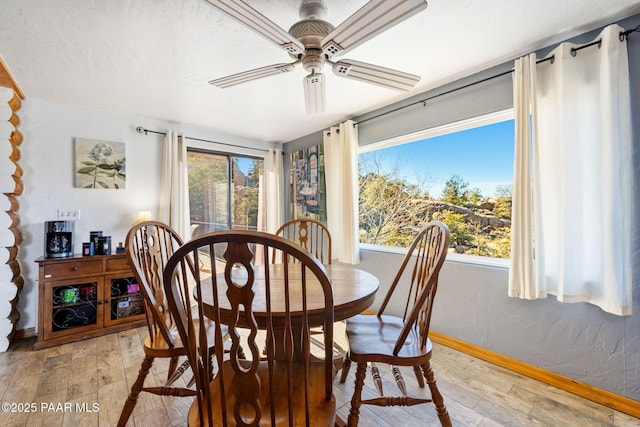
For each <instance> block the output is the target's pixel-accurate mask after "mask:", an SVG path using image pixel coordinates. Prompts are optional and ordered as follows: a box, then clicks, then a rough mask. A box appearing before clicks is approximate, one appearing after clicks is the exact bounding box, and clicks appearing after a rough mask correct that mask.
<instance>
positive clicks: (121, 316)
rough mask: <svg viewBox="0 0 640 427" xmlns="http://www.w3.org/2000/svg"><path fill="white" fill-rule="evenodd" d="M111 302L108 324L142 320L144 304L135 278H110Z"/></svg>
mask: <svg viewBox="0 0 640 427" xmlns="http://www.w3.org/2000/svg"><path fill="white" fill-rule="evenodd" d="M107 280H108V283H109V284H110V290H111V301H110V304H109V306H110V310H109V315H108V316H107V318H108V321H107V322H108V323H111V324H114V323H121V322H124V321H130V320H133V319H134V318H136V317H138V318H143V315H144V302H143V300H142V294H141V293H140V287H139V286H138V282H137V280H136V278H135V277H110V278H108V279H107Z"/></svg>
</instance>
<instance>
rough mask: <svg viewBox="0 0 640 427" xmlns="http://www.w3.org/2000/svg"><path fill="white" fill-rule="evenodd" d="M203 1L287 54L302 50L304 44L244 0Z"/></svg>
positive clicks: (297, 52) (295, 54)
mask: <svg viewBox="0 0 640 427" xmlns="http://www.w3.org/2000/svg"><path fill="white" fill-rule="evenodd" d="M205 1H206V2H207V3H209V4H210V5H212V6H214V7H215V8H217V9H219V10H221V11H223V12H225V13H226V14H227V15H229V16H231V17H232V18H234V19H235V20H237V21H238V22H240V23H241V24H244V25H246V26H247V27H249V28H250V29H252V30H253V31H255V32H256V33H258V34H260V35H261V36H263V37H265V38H266V39H267V40H269V41H271V42H273V43H275V44H277V45H278V46H280V47H281V48H283V49H284V50H286V51H287V52H288V53H289V54H291V55H294V56H297V55H298V54H301V53H302V52H304V45H303V44H302V43H300V42H299V41H298V40H297V39H296V38H294V37H293V36H292V35H291V34H289V33H288V32H286V31H285V30H283V29H282V28H280V27H279V26H277V25H276V24H275V23H274V22H272V21H270V20H269V19H268V18H266V17H265V16H264V15H262V14H261V13H260V12H258V11H257V10H255V9H253V8H252V7H251V6H249V5H248V4H246V3H245V2H243V1H241V0H205Z"/></svg>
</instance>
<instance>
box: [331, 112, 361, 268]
mask: <svg viewBox="0 0 640 427" xmlns="http://www.w3.org/2000/svg"><path fill="white" fill-rule="evenodd" d="M324 157H325V159H324V162H325V177H326V181H327V227H328V228H329V232H330V233H331V239H332V246H333V247H332V250H333V255H334V257H336V258H337V259H338V261H339V262H344V263H348V264H358V263H359V262H360V248H359V246H360V245H359V236H358V231H359V220H358V129H357V127H356V126H355V124H354V123H353V121H351V120H347V121H346V122H344V123H341V124H340V125H339V126H334V127H331V128H330V129H329V130H326V131H325V132H324Z"/></svg>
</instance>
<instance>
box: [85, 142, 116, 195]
mask: <svg viewBox="0 0 640 427" xmlns="http://www.w3.org/2000/svg"><path fill="white" fill-rule="evenodd" d="M75 155H76V159H75V160H76V161H75V175H76V187H77V188H104V189H109V188H111V189H122V188H126V184H127V181H126V177H127V174H126V162H125V144H124V143H123V142H110V141H101V140H96V139H86V138H75Z"/></svg>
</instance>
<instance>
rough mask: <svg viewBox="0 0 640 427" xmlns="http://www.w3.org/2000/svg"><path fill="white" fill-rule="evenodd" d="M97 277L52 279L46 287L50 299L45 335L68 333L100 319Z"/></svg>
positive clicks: (90, 326) (94, 325)
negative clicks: (64, 279)
mask: <svg viewBox="0 0 640 427" xmlns="http://www.w3.org/2000/svg"><path fill="white" fill-rule="evenodd" d="M100 288H101V283H100V280H95V281H94V280H91V279H88V280H87V281H86V282H78V281H65V282H55V283H53V284H52V285H51V286H49V287H48V288H47V290H46V292H47V293H49V292H50V295H49V296H48V298H47V300H48V301H51V306H50V307H48V308H47V309H46V310H47V313H45V318H46V322H47V323H46V325H45V331H44V332H45V335H51V336H57V335H69V334H73V333H76V332H79V331H81V330H87V329H93V328H96V327H97V326H98V325H99V324H100V323H101V317H102V316H101V314H100V310H101V307H100V306H99V301H100V300H99V296H100Z"/></svg>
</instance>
